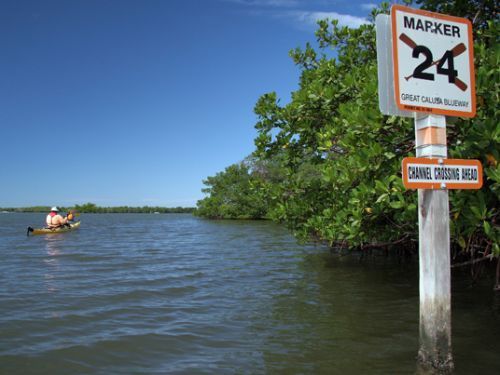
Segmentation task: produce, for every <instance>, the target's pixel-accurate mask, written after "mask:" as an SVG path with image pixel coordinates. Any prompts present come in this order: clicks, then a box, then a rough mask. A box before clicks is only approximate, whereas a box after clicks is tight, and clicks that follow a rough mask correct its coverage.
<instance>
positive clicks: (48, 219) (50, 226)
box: [45, 212, 60, 228]
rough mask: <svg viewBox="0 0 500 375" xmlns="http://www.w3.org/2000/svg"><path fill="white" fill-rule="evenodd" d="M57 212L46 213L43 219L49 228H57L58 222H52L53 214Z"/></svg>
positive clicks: (55, 214)
mask: <svg viewBox="0 0 500 375" xmlns="http://www.w3.org/2000/svg"><path fill="white" fill-rule="evenodd" d="M57 215H58V214H57V212H51V213H50V214H48V215H47V218H46V219H45V222H46V223H47V226H48V227H49V228H57V227H59V226H60V224H54V223H52V219H53V218H54V216H57Z"/></svg>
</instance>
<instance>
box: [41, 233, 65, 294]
mask: <svg viewBox="0 0 500 375" xmlns="http://www.w3.org/2000/svg"><path fill="white" fill-rule="evenodd" d="M43 240H44V242H45V252H46V253H47V256H46V257H45V258H44V259H43V262H44V263H45V265H46V266H47V268H46V272H45V273H44V281H45V286H46V289H47V291H48V292H49V293H55V292H57V291H58V287H57V277H56V274H57V273H58V272H59V270H60V268H61V265H60V261H59V259H58V257H59V255H61V254H62V240H61V238H59V236H44V237H43Z"/></svg>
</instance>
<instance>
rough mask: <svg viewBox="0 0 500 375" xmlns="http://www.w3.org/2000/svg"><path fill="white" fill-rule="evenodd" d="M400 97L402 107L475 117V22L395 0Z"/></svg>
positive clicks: (394, 35)
mask: <svg viewBox="0 0 500 375" xmlns="http://www.w3.org/2000/svg"><path fill="white" fill-rule="evenodd" d="M391 19H392V42H393V60H394V61H393V62H394V87H395V99H396V104H397V106H398V108H400V109H401V110H406V111H416V112H426V113H433V114H441V115H448V116H463V117H474V116H475V114H476V89H475V80H474V53H473V42H472V25H471V23H470V21H469V20H467V19H465V18H458V17H452V16H447V15H444V14H439V13H432V12H427V11H423V10H418V9H413V8H408V7H404V6H401V5H393V6H392V8H391Z"/></svg>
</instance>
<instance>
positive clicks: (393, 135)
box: [199, 0, 500, 255]
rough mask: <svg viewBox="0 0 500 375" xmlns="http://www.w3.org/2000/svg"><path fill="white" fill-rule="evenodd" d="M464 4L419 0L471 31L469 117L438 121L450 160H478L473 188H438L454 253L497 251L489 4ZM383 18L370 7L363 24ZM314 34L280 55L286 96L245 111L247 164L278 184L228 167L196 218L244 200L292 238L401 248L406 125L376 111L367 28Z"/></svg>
mask: <svg viewBox="0 0 500 375" xmlns="http://www.w3.org/2000/svg"><path fill="white" fill-rule="evenodd" d="M476 2H477V1H473V2H469V3H468V4H465V3H467V2H452V1H438V0H436V1H434V0H429V1H425V0H422V1H420V3H422V7H423V8H426V9H429V10H434V11H436V10H437V11H444V12H447V13H449V14H452V15H455V16H465V17H469V18H470V19H471V20H472V21H473V23H474V25H475V27H476V29H475V45H474V48H475V67H476V77H477V79H476V84H477V116H476V117H475V118H473V119H465V118H450V119H448V123H449V127H448V140H449V152H450V157H454V158H467V159H475V158H477V159H480V160H481V161H482V162H483V165H484V169H485V184H484V187H483V189H482V190H481V191H479V192H478V191H453V192H451V193H450V202H451V218H452V228H451V229H452V242H453V243H454V244H455V245H457V246H456V247H457V248H461V249H462V250H464V251H466V252H472V251H476V250H475V249H480V250H479V251H480V252H482V253H483V254H485V255H487V254H488V252H490V253H491V252H493V253H494V254H496V255H500V249H499V245H498V243H499V241H498V240H499V227H498V224H497V223H498V206H499V204H498V197H499V190H500V189H499V178H500V171H499V166H498V160H499V151H498V150H499V135H500V130H499V127H498V120H497V119H498V118H499V117H498V102H499V100H498V99H499V98H498V94H499V90H498V82H500V80H499V78H500V77H499V74H500V73H499V69H498V66H499V48H500V47H499V43H498V35H499V34H498V19H494V20H491V19H489V18H488V17H491V15H492V14H494V12H492V13H487V10H488V9H493V10H494V9H495V8H492V5H493V2H492V1H482V2H481V4H479V5H478V4H475V3H476ZM472 3H474V4H475V5H474V4H472ZM471 4H472V5H471ZM476 5H477V6H476ZM387 12H388V4H387V3H385V4H382V5H381V8H379V9H377V10H374V11H373V12H372V19H374V17H375V16H376V14H378V13H387ZM316 37H317V45H318V48H316V49H315V48H313V47H312V46H311V44H307V45H306V46H305V49H303V50H302V49H300V48H296V49H294V50H292V51H291V52H290V56H291V58H292V59H293V60H294V62H295V63H296V64H297V65H298V66H299V67H300V69H301V76H300V82H299V89H298V90H297V91H295V92H293V93H292V98H291V101H290V102H289V103H286V104H285V105H281V104H280V100H279V98H278V97H277V95H276V93H274V92H272V93H268V94H264V95H263V96H261V97H260V98H259V99H258V101H257V103H256V105H255V113H256V115H257V116H258V122H257V124H256V125H255V128H256V129H257V132H258V134H257V137H256V139H255V146H256V150H255V152H254V157H255V158H256V160H254V165H255V164H258V163H268V165H267V167H270V166H272V167H273V168H274V170H275V171H278V173H276V175H277V176H279V177H278V178H276V179H272V178H265V177H262V176H258V175H256V174H255V173H252V172H251V171H250V170H248V169H244V168H243V166H232V167H230V168H231V169H226V171H225V172H223V173H221V174H218V175H217V176H216V177H215V178H210V177H209V179H208V180H207V181H206V182H205V183H206V184H207V185H209V186H210V188H209V189H207V190H206V192H207V193H208V194H211V195H210V197H207V198H205V200H203V201H201V203H199V208H200V213H202V214H203V216H215V217H237V216H238V214H234V213H231V214H230V215H228V214H227V213H226V212H223V211H222V208H221V207H226V206H225V205H224V204H227V203H224V202H227V201H229V202H231V204H230V206H231V207H236V206H238V204H239V203H242V202H243V201H244V199H243V198H244V197H247V198H251V199H253V200H255V202H254V203H255V204H257V202H258V205H259V206H264V207H266V208H267V210H263V211H262V212H263V214H262V215H263V216H267V217H270V218H272V219H274V220H277V221H280V222H284V223H286V224H287V225H288V226H289V227H290V228H291V229H292V230H293V231H294V233H295V234H296V235H297V236H299V237H300V238H303V239H311V238H313V239H319V240H322V241H328V242H329V243H330V244H331V245H332V246H342V247H346V248H369V247H378V246H381V245H382V244H385V245H390V244H398V245H401V244H402V243H404V242H406V243H408V244H410V243H412V242H413V241H414V240H416V239H417V237H418V236H417V231H418V225H417V194H416V192H415V191H407V190H405V189H404V187H403V185H402V181H401V160H402V158H403V157H405V156H412V154H413V149H414V128H413V121H412V120H408V119H403V118H398V117H394V116H383V115H382V114H381V113H380V111H379V109H378V93H377V64H376V49H375V30H374V25H373V24H368V25H363V26H361V27H359V28H357V29H350V28H347V27H340V26H339V24H338V22H337V21H331V22H329V21H320V22H318V31H317V32H316ZM331 50H333V51H334V55H335V57H334V58H332V57H331V55H332V52H331ZM230 176H232V178H234V179H235V180H231V179H230ZM254 178H256V179H257V181H259V182H258V186H259V189H257V190H253V191H252V192H249V190H248V189H246V188H245V186H247V185H248V184H249V182H248V181H249V180H252V181H253V179H254ZM231 181H233V182H231ZM218 183H220V184H221V185H220V186H219V185H218ZM231 183H235V184H236V187H235V188H234V190H236V191H237V193H236V194H233V193H234V190H231V189H230V188H229V186H228V184H231ZM255 184H257V182H255ZM216 199H217V200H216ZM261 200H263V201H261ZM238 202H239V203H238ZM266 202H267V203H266ZM209 204H210V205H211V206H209ZM246 205H248V203H246ZM236 212H240V214H241V212H245V210H240V211H238V210H236ZM210 213H216V214H215V215H213V214H212V215H211V214H210Z"/></svg>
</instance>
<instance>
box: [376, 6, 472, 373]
mask: <svg viewBox="0 0 500 375" xmlns="http://www.w3.org/2000/svg"><path fill="white" fill-rule="evenodd" d="M376 28H377V62H378V78H379V107H380V110H381V112H382V113H384V114H386V115H395V116H405V117H414V119H415V145H416V150H415V151H416V156H417V157H407V158H404V159H403V163H402V175H403V183H404V185H405V187H406V188H408V189H418V222H419V260H420V329H419V331H420V349H419V351H418V358H419V364H420V365H421V367H422V368H424V369H429V368H430V369H437V370H438V371H440V372H451V371H452V370H453V356H452V346H451V282H450V279H451V277H450V274H451V272H450V227H449V206H448V204H449V201H448V189H479V188H480V187H481V186H482V167H481V164H480V163H479V161H477V160H461V159H447V147H446V117H445V115H448V116H463V117H474V116H475V113H476V103H475V82H474V64H473V51H472V49H473V43H472V25H471V23H470V22H469V21H468V20H466V19H463V18H457V17H451V16H447V15H443V14H437V13H431V12H427V11H422V10H418V9H412V8H408V7H404V6H400V5H394V6H392V8H391V16H390V17H389V16H386V15H378V16H377V19H376Z"/></svg>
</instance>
